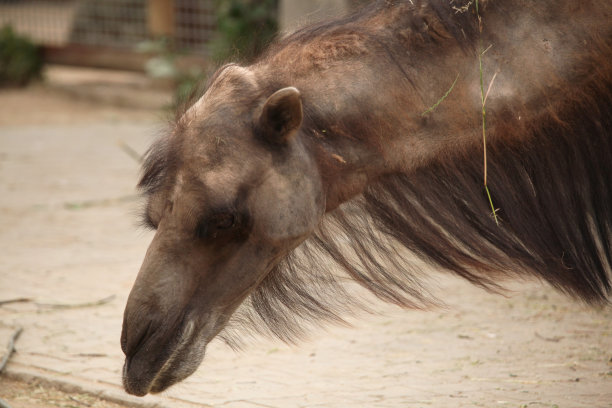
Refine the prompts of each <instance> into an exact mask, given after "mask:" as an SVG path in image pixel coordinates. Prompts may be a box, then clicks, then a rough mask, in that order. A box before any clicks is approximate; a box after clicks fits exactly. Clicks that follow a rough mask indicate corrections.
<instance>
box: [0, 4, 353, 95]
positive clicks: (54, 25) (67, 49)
mask: <svg viewBox="0 0 612 408" xmlns="http://www.w3.org/2000/svg"><path fill="white" fill-rule="evenodd" d="M359 3H363V1H362V0H361V1H360V0H312V1H299V0H0V28H1V30H2V31H1V35H0V50H1V51H0V52H1V54H0V59H1V60H0V84H2V85H3V86H23V85H25V84H27V83H28V82H29V81H31V80H33V79H38V80H40V79H44V78H47V79H48V80H49V81H51V83H55V82H56V81H59V82H60V83H61V82H62V81H66V80H68V79H69V78H66V77H70V74H74V75H75V76H77V77H78V80H80V81H81V82H84V77H83V75H84V74H83V72H82V71H81V73H80V74H81V75H80V76H79V75H78V73H77V71H75V70H59V72H58V68H57V67H56V66H69V67H82V68H96V69H107V70H108V69H111V70H121V71H130V72H136V73H141V74H143V75H145V76H146V78H148V79H150V81H149V82H148V84H147V85H149V86H154V87H157V88H161V89H172V91H173V92H174V95H173V101H174V103H176V101H177V99H178V100H180V99H181V98H182V97H183V96H184V95H185V94H187V93H188V92H189V90H190V89H191V88H192V86H193V85H194V83H195V82H197V81H199V80H201V79H202V78H203V77H205V76H206V75H207V74H209V73H210V71H211V70H212V69H213V68H214V67H216V66H218V65H219V64H220V63H223V62H226V61H228V60H234V61H235V60H237V61H240V62H243V63H246V62H248V61H250V60H252V59H253V58H254V57H256V56H257V55H258V54H259V53H260V52H261V51H262V50H263V48H264V47H265V46H266V44H268V43H269V42H270V41H271V40H272V39H273V38H274V37H275V36H277V35H278V34H279V33H286V32H288V31H292V30H294V29H295V28H296V27H298V26H300V25H302V24H304V23H307V22H312V21H314V20H318V19H324V18H331V17H333V16H336V15H338V14H344V13H346V12H348V11H349V10H351V9H352V8H355V7H357V6H358V4H359ZM44 67H47V68H49V67H50V69H49V70H48V72H47V70H45V69H44ZM43 72H45V73H47V75H43ZM98 74H99V75H100V76H102V77H104V76H106V75H105V73H103V72H102V73H100V72H99V73H98ZM92 75H93V73H92V71H90V72H89V76H88V78H89V82H94V81H95V79H94V78H92ZM94 76H95V75H94ZM58 77H59V78H58ZM134 78H136V77H135V76H134ZM97 80H98V82H100V78H98V79H97ZM134 81H136V82H138V81H137V80H136V79H134ZM140 81H141V82H142V78H141V79H140ZM63 85H67V84H63ZM90 85H91V84H90ZM122 85H125V81H124V83H123V84H122ZM87 91H89V92H93V91H92V90H91V89H89V90H86V89H84V90H83V92H87Z"/></svg>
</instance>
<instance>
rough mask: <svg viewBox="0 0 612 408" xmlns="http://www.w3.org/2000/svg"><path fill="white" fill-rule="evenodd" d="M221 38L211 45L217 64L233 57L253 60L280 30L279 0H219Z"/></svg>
mask: <svg viewBox="0 0 612 408" xmlns="http://www.w3.org/2000/svg"><path fill="white" fill-rule="evenodd" d="M216 8H217V31H218V34H217V36H216V37H215V38H214V39H213V41H212V42H211V44H210V49H211V57H212V59H213V60H215V61H217V62H223V61H226V60H227V59H229V58H232V57H234V58H235V57H238V58H240V59H241V60H245V61H249V60H252V59H253V58H255V57H256V56H257V55H258V54H260V53H261V52H262V51H263V49H264V48H265V47H266V45H267V44H268V43H269V42H270V41H271V40H272V38H273V37H274V36H275V35H276V32H277V30H278V23H277V8H278V0H216Z"/></svg>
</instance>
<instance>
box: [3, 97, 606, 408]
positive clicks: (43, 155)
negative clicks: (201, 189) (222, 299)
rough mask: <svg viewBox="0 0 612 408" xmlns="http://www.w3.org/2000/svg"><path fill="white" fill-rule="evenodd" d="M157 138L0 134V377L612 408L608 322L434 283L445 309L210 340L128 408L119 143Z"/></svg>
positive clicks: (128, 165) (527, 289) (384, 402)
mask: <svg viewBox="0 0 612 408" xmlns="http://www.w3.org/2000/svg"><path fill="white" fill-rule="evenodd" d="M0 103H1V98H0ZM159 129H160V125H159V123H158V122H156V121H154V120H138V121H129V120H113V119H100V120H97V121H94V122H88V123H83V122H79V121H77V123H75V124H70V123H68V124H37V125H29V126H24V125H21V126H15V125H10V124H8V125H6V124H0V248H2V250H1V254H0V301H2V300H8V299H16V298H27V299H29V301H27V302H21V303H9V304H4V305H2V306H0V347H3V345H4V344H5V342H6V341H7V340H8V338H9V336H10V335H11V334H12V333H13V331H14V329H15V328H17V327H23V329H24V331H23V333H22V335H21V337H20V338H19V340H18V341H17V353H15V354H14V356H13V358H12V359H11V361H10V363H9V365H8V366H7V375H9V376H12V377H16V378H24V377H28V376H35V377H37V378H42V379H46V380H48V381H50V382H53V383H55V384H60V385H62V386H63V387H65V388H66V387H67V388H68V389H70V387H76V388H79V389H83V390H86V391H88V392H91V393H95V394H100V395H102V396H103V397H105V398H110V399H114V400H119V401H123V402H124V403H125V404H133V403H137V404H145V405H152V406H163V407H193V406H200V407H207V406H213V407H278V408H285V407H474V406H479V407H555V406H557V407H569V408H580V407H584V408H587V407H588V408H592V407H612V366H611V364H612V362H611V358H612V311H611V310H610V308H608V309H603V310H590V309H587V308H585V307H583V306H582V305H580V304H578V303H576V302H573V301H571V300H568V299H566V298H564V297H562V296H560V295H558V294H556V293H554V292H553V291H552V290H551V289H549V288H546V287H541V286H540V285H538V284H536V283H524V284H517V285H513V286H512V287H513V289H514V290H515V291H514V292H512V293H510V294H509V295H508V296H507V297H503V296H498V295H491V294H488V293H485V292H483V291H482V290H480V289H477V288H474V287H472V286H469V285H467V284H465V283H463V282H459V281H457V280H454V279H450V278H445V277H439V278H438V285H439V286H440V289H439V290H438V291H437V293H438V294H439V296H440V297H441V298H442V299H443V300H444V301H445V302H446V303H447V304H448V307H447V308H441V309H437V310H431V311H425V312H423V311H405V310H398V309H396V308H394V307H392V306H389V305H384V304H381V303H376V312H377V313H375V314H371V315H361V316H358V317H356V318H354V319H353V323H354V325H353V327H332V328H328V329H326V330H317V331H313V332H312V334H311V339H310V340H308V341H306V342H303V343H301V344H299V345H297V346H288V345H285V344H282V343H278V342H274V341H271V340H266V339H261V340H257V341H254V342H253V343H251V344H250V345H248V346H247V348H246V349H245V350H243V351H240V352H235V351H232V350H231V349H229V348H227V347H226V346H225V345H223V344H221V343H220V342H213V343H212V344H211V345H210V347H209V350H208V352H207V358H206V359H205V362H204V364H203V365H202V366H201V368H200V370H199V371H198V372H197V373H196V374H195V375H194V376H192V377H191V378H189V379H188V380H187V381H185V382H184V383H182V384H179V385H177V386H175V387H173V388H171V389H170V390H169V391H167V392H166V393H164V394H163V395H161V396H147V397H145V398H141V399H138V398H133V397H130V396H127V395H126V394H125V393H123V391H122V389H121V386H120V383H121V380H120V372H121V366H122V357H123V356H122V353H121V350H120V347H119V334H120V329H121V319H122V312H123V307H124V304H125V301H126V298H127V295H128V293H129V290H130V287H131V284H132V282H133V280H134V278H135V276H136V273H137V271H138V268H139V264H140V261H141V260H142V257H143V256H144V253H145V250H146V247H147V244H148V242H149V240H150V239H151V233H149V232H145V231H142V230H140V229H139V228H138V227H137V225H136V216H135V213H136V212H137V210H138V205H139V204H138V201H137V200H136V197H135V192H134V185H135V182H136V180H137V176H138V164H137V163H136V161H135V160H133V158H131V157H130V156H128V155H127V154H126V153H125V151H124V150H122V148H121V147H120V143H124V144H127V145H129V146H131V147H132V148H133V149H134V150H136V151H137V152H140V153H142V152H143V151H144V150H145V149H146V146H147V145H148V144H149V143H150V141H151V137H152V136H153V135H155V134H157V133H159ZM0 381H2V379H1V377H0Z"/></svg>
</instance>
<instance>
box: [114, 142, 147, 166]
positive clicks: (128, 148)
mask: <svg viewBox="0 0 612 408" xmlns="http://www.w3.org/2000/svg"><path fill="white" fill-rule="evenodd" d="M117 145H119V148H120V149H121V150H123V151H124V152H125V153H126V154H127V155H128V156H130V157H131V158H132V159H134V160H135V161H136V162H137V163H139V164H141V163H142V162H143V159H142V156H141V155H140V154H138V152H137V151H136V150H134V149H132V147H131V146H130V145H128V144H127V143H125V142H124V141H123V140H117Z"/></svg>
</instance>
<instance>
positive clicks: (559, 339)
mask: <svg viewBox="0 0 612 408" xmlns="http://www.w3.org/2000/svg"><path fill="white" fill-rule="evenodd" d="M535 336H536V337H537V338H538V339H542V340H545V341H551V342H553V343H558V342H560V341H561V340H563V336H553V337H546V336H542V335H541V334H540V333H538V332H535Z"/></svg>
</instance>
